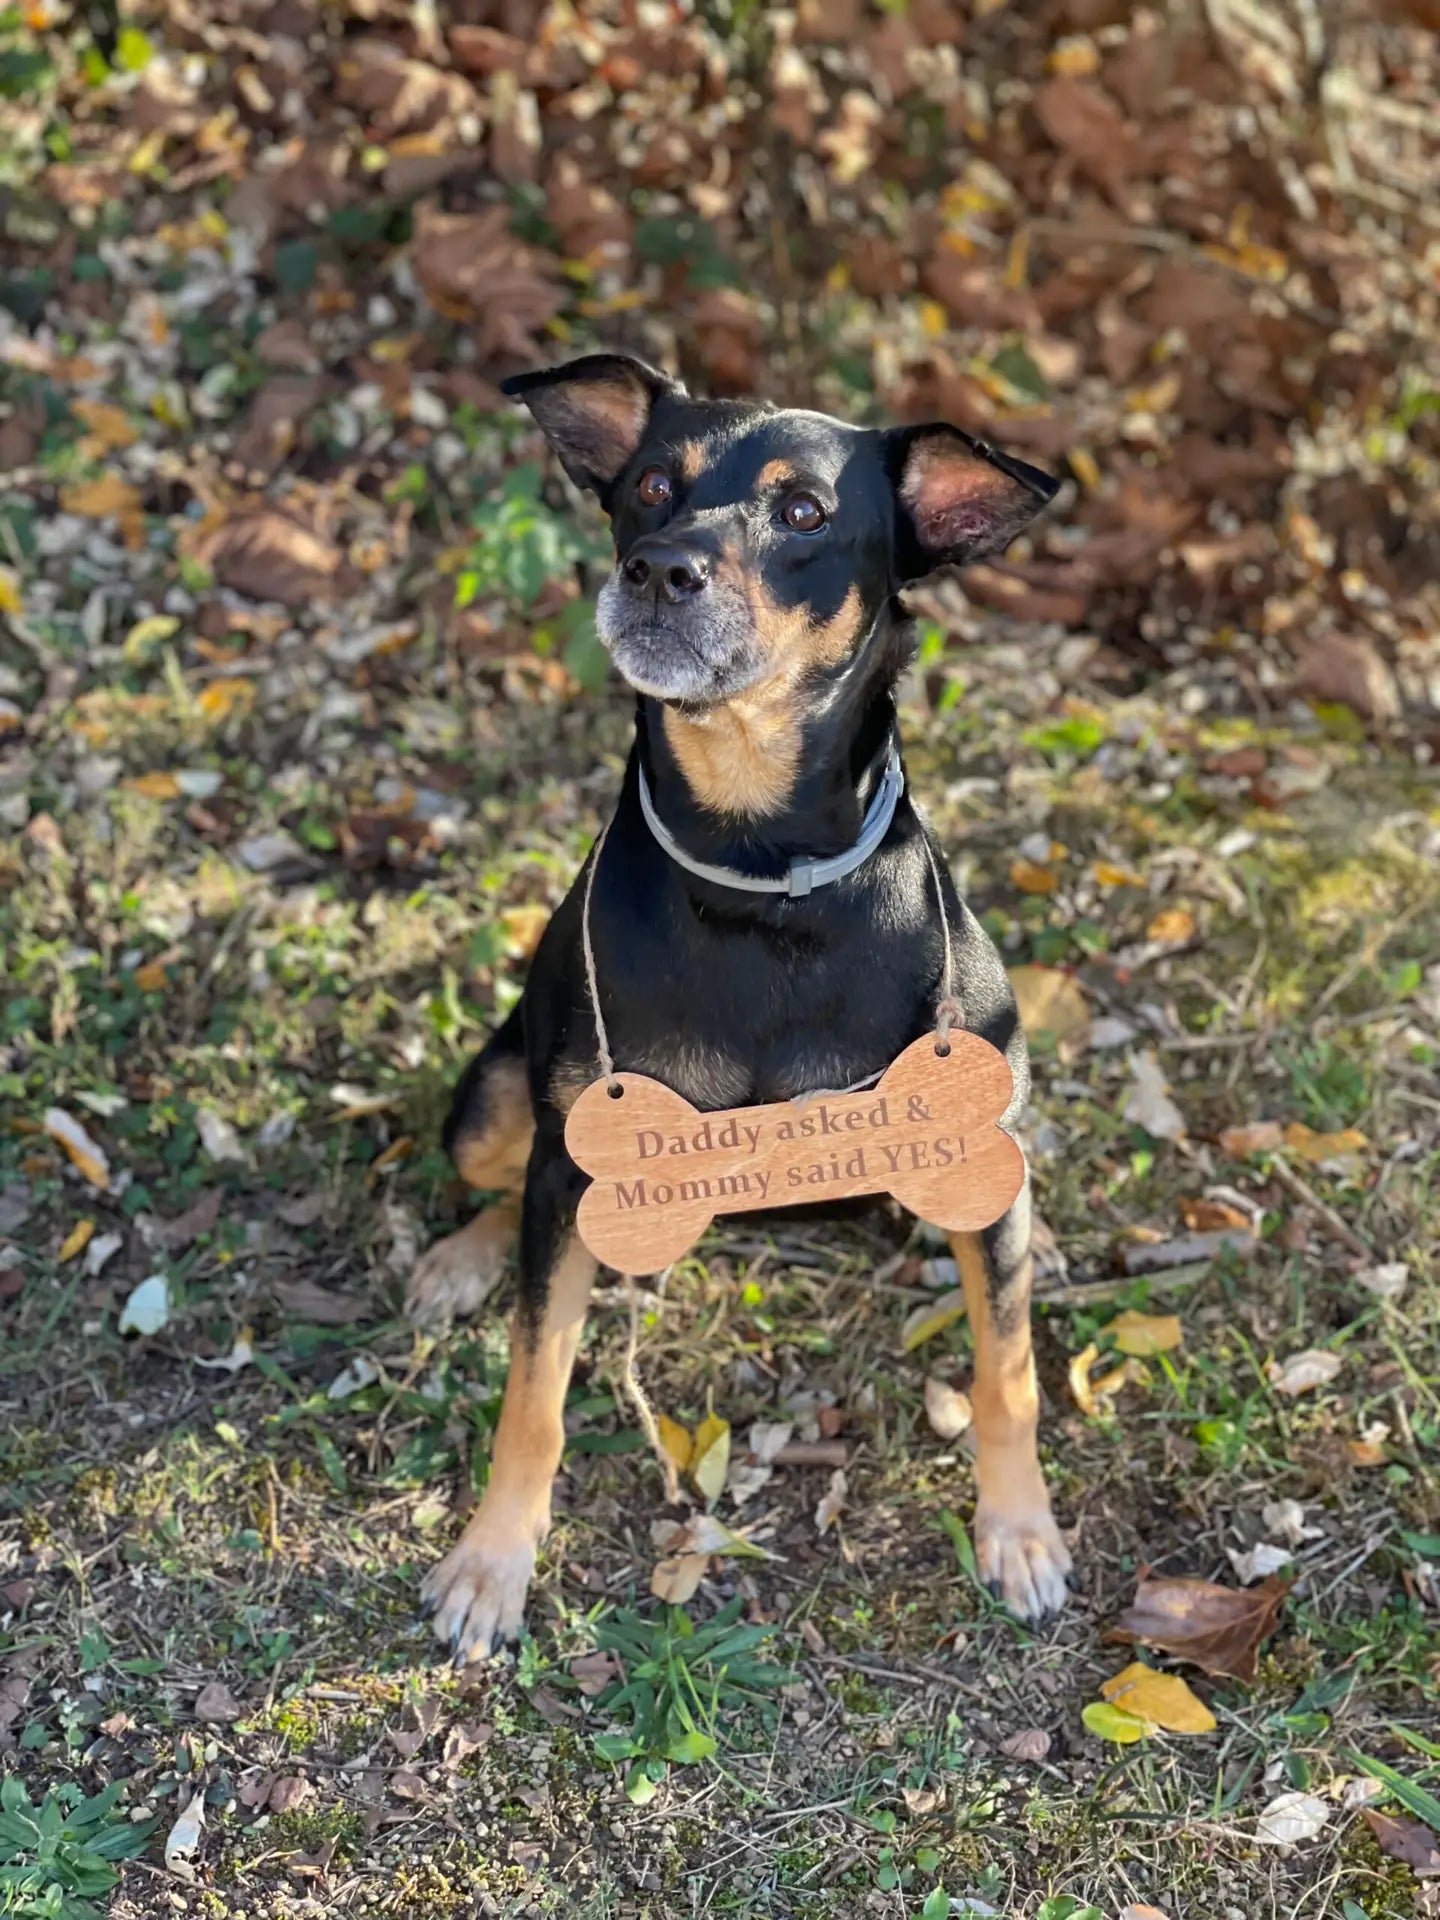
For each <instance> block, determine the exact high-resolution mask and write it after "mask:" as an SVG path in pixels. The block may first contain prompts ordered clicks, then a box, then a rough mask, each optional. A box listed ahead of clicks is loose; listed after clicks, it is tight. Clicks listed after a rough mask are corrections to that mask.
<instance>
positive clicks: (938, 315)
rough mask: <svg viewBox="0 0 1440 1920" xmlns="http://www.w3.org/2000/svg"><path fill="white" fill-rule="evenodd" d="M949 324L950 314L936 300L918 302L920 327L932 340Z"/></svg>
mask: <svg viewBox="0 0 1440 1920" xmlns="http://www.w3.org/2000/svg"><path fill="white" fill-rule="evenodd" d="M949 325H950V316H949V314H948V313H946V311H945V309H944V307H942V306H941V304H940V302H939V301H938V300H922V301H921V302H920V329H921V332H922V333H925V334H928V335H929V337H930V338H931V339H932V340H934V339H936V338H937V337H938V336H939V335H940V334H942V333H944V331H945V329H946V328H947V327H948V326H949Z"/></svg>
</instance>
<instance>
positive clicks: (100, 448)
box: [70, 400, 138, 459]
mask: <svg viewBox="0 0 1440 1920" xmlns="http://www.w3.org/2000/svg"><path fill="white" fill-rule="evenodd" d="M70 411H71V412H72V413H73V414H74V415H75V418H76V419H77V420H80V421H82V422H83V423H84V425H85V426H87V427H88V428H89V429H90V431H89V433H88V434H87V435H86V436H85V438H84V440H82V441H81V443H80V444H81V449H82V451H84V452H85V453H87V454H89V455H90V456H91V458H92V459H93V458H98V456H99V455H101V454H103V453H113V452H115V451H116V450H117V449H118V448H120V447H133V446H134V444H135V441H136V439H137V438H138V436H137V434H136V432H135V425H134V422H133V421H132V420H131V418H130V416H129V414H128V413H126V411H125V409H124V408H123V407H117V406H116V405H115V404H114V402H113V401H110V400H72V401H71V402H70Z"/></svg>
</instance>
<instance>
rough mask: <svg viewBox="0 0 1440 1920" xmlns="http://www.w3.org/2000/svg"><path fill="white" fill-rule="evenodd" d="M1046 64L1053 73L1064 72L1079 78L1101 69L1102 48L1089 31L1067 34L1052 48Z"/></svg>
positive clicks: (1046, 58)
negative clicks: (1097, 44)
mask: <svg viewBox="0 0 1440 1920" xmlns="http://www.w3.org/2000/svg"><path fill="white" fill-rule="evenodd" d="M1045 64H1046V66H1047V67H1048V68H1049V69H1050V71H1051V73H1064V74H1069V75H1070V76H1071V77H1072V78H1078V77H1080V76H1082V75H1084V74H1087V73H1096V72H1098V71H1099V67H1100V49H1099V48H1098V47H1097V46H1096V44H1095V42H1094V41H1093V40H1092V39H1091V38H1090V36H1089V34H1087V33H1076V34H1067V35H1066V36H1065V38H1064V39H1063V40H1057V41H1056V43H1055V45H1054V46H1053V47H1052V48H1051V49H1050V51H1049V53H1048V54H1047V55H1046V56H1045Z"/></svg>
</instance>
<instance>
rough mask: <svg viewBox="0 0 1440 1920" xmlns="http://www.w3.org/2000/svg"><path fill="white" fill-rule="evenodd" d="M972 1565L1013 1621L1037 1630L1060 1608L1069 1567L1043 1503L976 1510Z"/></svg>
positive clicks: (1061, 1543) (1066, 1555) (1067, 1580)
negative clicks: (1012, 1508)
mask: <svg viewBox="0 0 1440 1920" xmlns="http://www.w3.org/2000/svg"><path fill="white" fill-rule="evenodd" d="M975 1560H976V1565H977V1568H978V1570H979V1574H980V1578H981V1579H982V1580H983V1581H984V1582H985V1584H986V1586H987V1587H989V1589H990V1591H991V1592H992V1593H993V1594H995V1595H996V1596H997V1597H998V1598H999V1599H1001V1600H1003V1601H1004V1603H1005V1605H1006V1606H1007V1607H1008V1608H1009V1609H1010V1611H1011V1612H1012V1613H1013V1614H1015V1615H1016V1617H1017V1618H1018V1619H1021V1620H1028V1621H1029V1622H1031V1624H1032V1625H1038V1624H1039V1623H1040V1622H1041V1621H1043V1620H1047V1619H1049V1618H1050V1617H1051V1616H1052V1615H1053V1614H1057V1613H1059V1611H1060V1610H1061V1608H1062V1607H1063V1606H1064V1605H1065V1596H1066V1591H1067V1588H1068V1584H1069V1577H1070V1569H1071V1566H1072V1564H1073V1563H1072V1561H1071V1558H1070V1549H1069V1548H1068V1547H1067V1546H1066V1544H1065V1542H1064V1541H1063V1540H1062V1539H1061V1538H1060V1529H1059V1528H1058V1527H1057V1526H1056V1524H1055V1518H1054V1515H1053V1514H1052V1513H1051V1511H1050V1507H1049V1504H1048V1502H1046V1503H1045V1504H1044V1505H1039V1506H1032V1507H1029V1508H1024V1509H1019V1510H1000V1509H997V1508H993V1507H992V1508H986V1507H983V1506H982V1507H980V1508H979V1509H978V1510H977V1512H976V1515H975Z"/></svg>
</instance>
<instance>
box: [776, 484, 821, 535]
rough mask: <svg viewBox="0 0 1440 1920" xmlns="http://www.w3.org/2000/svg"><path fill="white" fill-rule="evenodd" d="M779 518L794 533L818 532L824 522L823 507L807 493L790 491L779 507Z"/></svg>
mask: <svg viewBox="0 0 1440 1920" xmlns="http://www.w3.org/2000/svg"><path fill="white" fill-rule="evenodd" d="M780 518H781V519H782V520H783V521H784V522H785V524H786V526H787V527H789V528H791V529H792V530H793V531H794V532H795V533H818V532H819V531H820V529H821V527H823V526H824V524H825V509H824V508H823V507H822V506H821V504H820V502H819V501H818V500H815V499H812V498H811V496H810V495H809V494H808V493H792V494H791V496H790V498H789V499H788V500H787V501H786V502H785V504H784V506H783V507H782V508H781V509H780Z"/></svg>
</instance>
